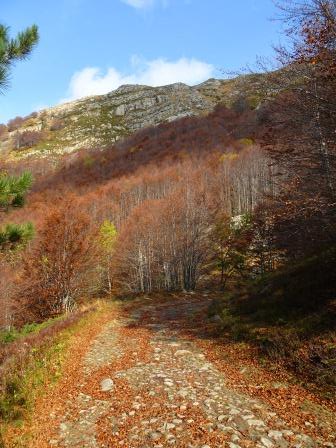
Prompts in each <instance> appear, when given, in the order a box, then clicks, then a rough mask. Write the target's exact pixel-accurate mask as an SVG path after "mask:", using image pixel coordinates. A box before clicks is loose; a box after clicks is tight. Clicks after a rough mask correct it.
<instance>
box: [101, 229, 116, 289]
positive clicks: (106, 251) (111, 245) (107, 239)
mask: <svg viewBox="0 0 336 448" xmlns="http://www.w3.org/2000/svg"><path fill="white" fill-rule="evenodd" d="M116 241H117V229H116V227H115V225H114V224H113V222H111V221H109V220H105V221H104V222H103V224H102V225H101V226H100V229H99V243H100V246H101V248H102V252H103V255H102V258H103V260H102V263H103V269H104V275H105V276H106V280H105V281H104V282H103V283H104V284H106V283H107V291H108V293H109V294H111V292H112V260H113V253H114V249H115V245H116Z"/></svg>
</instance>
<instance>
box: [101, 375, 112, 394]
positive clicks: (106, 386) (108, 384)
mask: <svg viewBox="0 0 336 448" xmlns="http://www.w3.org/2000/svg"><path fill="white" fill-rule="evenodd" d="M113 387H114V382H113V380H112V379H111V378H105V379H104V380H102V381H101V382H100V389H101V390H102V392H109V391H110V390H112V389H113Z"/></svg>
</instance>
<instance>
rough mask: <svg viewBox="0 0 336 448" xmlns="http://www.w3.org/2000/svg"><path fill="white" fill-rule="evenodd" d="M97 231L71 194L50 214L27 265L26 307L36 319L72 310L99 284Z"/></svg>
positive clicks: (28, 257)
mask: <svg viewBox="0 0 336 448" xmlns="http://www.w3.org/2000/svg"><path fill="white" fill-rule="evenodd" d="M97 265H98V249H97V233H96V231H95V229H94V227H93V225H92V222H91V220H90V217H89V215H87V214H86V213H85V212H82V211H80V210H79V209H78V207H76V204H75V199H74V198H68V200H67V201H65V203H64V204H62V205H60V206H59V207H56V208H55V209H54V210H52V211H51V212H50V213H49V215H48V216H47V218H46V220H45V223H44V226H43V228H42V229H41V231H40V232H39V238H38V240H37V241H36V243H35V245H34V247H33V248H32V249H31V251H30V253H29V254H28V256H27V257H26V260H25V266H24V285H26V286H25V288H24V291H23V292H22V297H23V300H24V306H25V310H26V312H27V314H28V315H30V316H31V318H32V319H33V320H43V319H45V318H48V317H50V316H54V315H57V314H60V313H62V312H69V311H72V310H73V309H74V308H75V307H76V304H77V300H78V299H79V298H80V297H81V294H85V295H86V296H88V295H90V293H93V292H94V291H95V290H97V288H98V287H99V285H98V277H99V270H98V267H97Z"/></svg>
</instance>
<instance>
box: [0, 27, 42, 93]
mask: <svg viewBox="0 0 336 448" xmlns="http://www.w3.org/2000/svg"><path fill="white" fill-rule="evenodd" d="M9 31H10V29H9V27H7V26H5V25H1V24H0V90H3V89H5V88H6V87H7V86H8V77H9V74H10V69H11V67H12V66H13V64H14V63H15V62H16V61H19V60H22V59H26V58H27V57H28V56H29V55H30V53H31V51H32V49H33V48H34V46H35V45H36V44H37V42H38V39H39V35H38V28H37V26H36V25H32V26H30V27H28V28H26V29H25V30H24V31H21V32H20V33H18V35H17V36H16V37H15V38H11V37H10V36H9Z"/></svg>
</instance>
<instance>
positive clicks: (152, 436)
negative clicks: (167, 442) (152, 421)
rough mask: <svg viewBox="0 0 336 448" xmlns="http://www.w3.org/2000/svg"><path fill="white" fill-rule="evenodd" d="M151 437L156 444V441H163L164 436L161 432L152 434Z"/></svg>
mask: <svg viewBox="0 0 336 448" xmlns="http://www.w3.org/2000/svg"><path fill="white" fill-rule="evenodd" d="M149 436H150V438H151V439H152V440H154V442H155V441H157V440H160V439H161V437H162V434H161V433H160V432H151V433H150V434H149Z"/></svg>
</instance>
